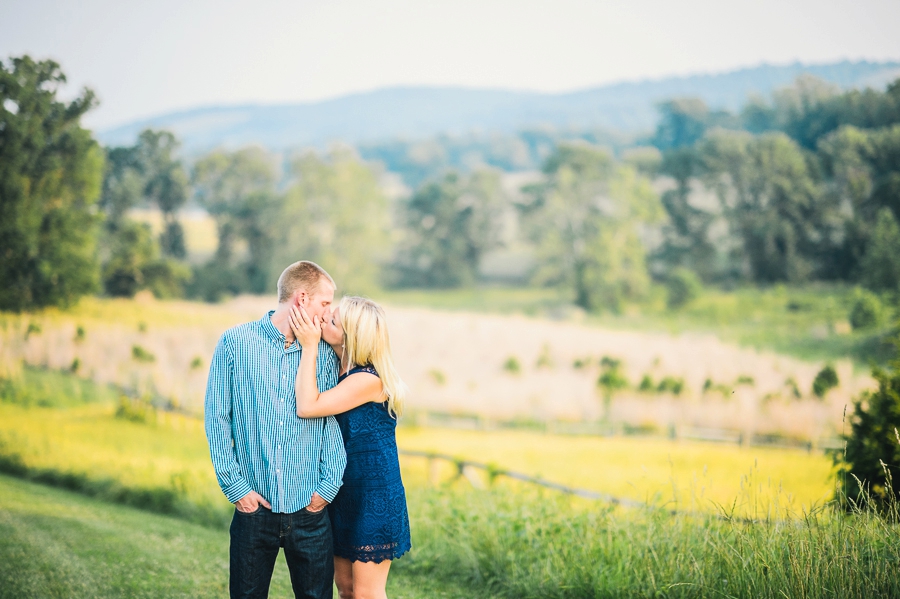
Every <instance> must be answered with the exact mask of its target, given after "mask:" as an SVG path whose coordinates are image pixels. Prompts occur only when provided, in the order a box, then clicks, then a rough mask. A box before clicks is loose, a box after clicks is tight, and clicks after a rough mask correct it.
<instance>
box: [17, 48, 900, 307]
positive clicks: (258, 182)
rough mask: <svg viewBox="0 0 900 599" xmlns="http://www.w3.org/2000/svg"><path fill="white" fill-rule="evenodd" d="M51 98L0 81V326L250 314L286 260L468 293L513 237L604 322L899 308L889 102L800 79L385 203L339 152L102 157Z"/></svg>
mask: <svg viewBox="0 0 900 599" xmlns="http://www.w3.org/2000/svg"><path fill="white" fill-rule="evenodd" d="M64 82H65V75H64V74H63V73H62V71H61V69H60V68H59V65H57V64H56V63H54V62H52V61H34V60H32V59H31V58H29V57H27V56H26V57H20V58H13V59H11V60H9V61H7V62H4V63H2V68H0V97H2V100H3V102H2V107H0V142H2V143H0V159H2V160H0V193H2V205H0V217H2V218H0V233H2V236H0V239H2V240H0V253H2V255H3V257H4V258H3V261H2V266H0V280H2V281H3V285H2V286H0V308H2V309H12V310H22V309H28V308H31V307H40V306H47V305H65V304H67V303H71V302H72V301H74V300H75V299H76V298H77V297H78V296H80V295H83V294H86V293H96V292H102V293H105V294H107V295H111V296H132V295H134V294H135V293H137V292H138V291H140V290H144V289H147V290H150V291H152V292H153V293H154V294H155V295H157V296H159V297H178V296H187V297H197V298H202V299H206V300H216V299H218V298H220V297H222V296H224V295H229V294H237V293H242V292H251V293H266V292H269V291H271V289H270V288H271V287H272V281H273V280H274V279H275V277H277V274H278V272H280V269H281V267H283V265H284V264H286V263H289V262H291V261H293V260H296V259H299V258H307V259H312V260H316V261H318V262H320V263H322V264H323V265H326V266H327V268H328V269H329V271H330V272H332V273H333V274H334V276H335V278H336V279H338V280H339V281H340V282H341V285H342V290H344V291H351V292H367V291H370V290H372V289H375V288H378V287H386V286H407V287H439V288H448V287H459V286H466V285H472V284H474V283H476V282H478V281H479V279H480V277H481V274H480V273H481V272H482V266H483V263H484V260H485V257H486V256H488V255H490V253H491V252H493V251H495V250H497V249H498V248H500V247H501V246H502V245H503V244H504V243H505V242H508V241H509V234H508V230H509V225H510V222H512V223H513V225H514V226H513V227H512V229H513V231H514V235H515V236H516V238H517V239H518V243H521V244H524V245H526V246H527V247H528V248H529V251H530V254H531V270H530V275H529V277H530V279H529V280H530V282H531V283H532V284H540V285H556V286H563V287H566V288H569V289H571V290H572V293H573V300H574V302H575V303H576V304H578V305H580V306H582V307H584V308H586V309H589V310H618V309H620V308H621V307H622V305H623V304H624V303H627V302H629V301H634V300H639V299H641V298H642V297H644V296H646V294H647V291H648V289H649V288H650V285H651V284H652V283H653V281H658V282H667V283H668V284H669V286H670V291H671V292H672V297H673V298H675V299H674V300H673V304H677V303H678V301H679V300H678V297H689V296H690V294H691V293H692V292H691V289H692V286H696V285H699V284H701V282H702V283H706V284H722V283H728V282H741V281H743V282H750V283H756V284H767V283H771V282H779V281H785V282H804V281H811V280H841V281H852V282H857V283H860V284H863V285H865V286H867V287H870V288H872V289H875V290H888V291H898V290H900V225H898V222H900V81H898V82H895V83H894V84H893V85H891V86H889V87H888V89H887V90H886V91H878V90H871V89H868V90H864V91H858V90H852V91H847V92H841V91H839V90H836V89H833V88H831V87H829V86H827V85H826V84H824V83H823V82H821V81H818V80H814V79H810V78H801V79H798V80H797V82H796V83H795V84H794V85H793V86H791V87H789V88H786V89H784V90H781V91H779V92H777V93H776V94H775V95H774V96H773V98H772V99H771V101H768V102H766V101H763V100H762V99H758V98H753V99H751V100H750V101H749V102H748V103H747V105H746V106H745V107H744V109H743V110H742V111H740V113H738V114H731V113H728V112H724V111H716V110H711V109H709V108H708V107H706V106H705V105H704V104H703V103H702V102H700V101H699V100H696V99H690V98H682V99H673V100H670V101H667V102H664V103H662V104H660V106H659V108H660V120H659V124H658V127H657V129H656V131H655V132H654V134H653V135H652V136H650V137H648V138H647V139H646V140H644V142H643V144H641V147H632V148H630V149H622V148H619V149H618V150H617V151H613V150H611V149H608V148H604V147H602V146H601V145H599V144H597V143H591V141H595V142H596V141H599V140H593V139H586V138H585V136H582V138H580V139H570V140H561V139H555V140H553V144H552V145H549V146H547V147H546V148H544V149H543V150H541V156H542V157H543V158H542V159H543V164H542V170H541V176H540V177H539V178H537V179H536V180H535V182H533V183H531V184H529V185H526V186H525V187H522V188H520V189H516V190H510V189H508V188H507V187H508V186H507V185H505V184H504V179H503V174H502V173H501V172H500V171H499V170H495V169H489V168H476V169H474V170H472V171H470V172H460V171H458V170H453V169H448V170H445V171H444V172H442V173H438V174H434V173H432V174H431V175H429V176H424V175H423V176H422V179H421V183H420V184H419V185H418V186H417V187H416V189H415V190H413V191H412V192H411V193H410V194H409V195H408V197H401V198H396V197H389V196H388V195H387V194H386V193H385V191H384V186H383V185H382V182H381V175H382V173H381V172H380V171H379V167H377V166H373V164H372V163H368V162H365V161H364V160H363V159H362V158H360V156H359V154H358V153H357V152H356V151H355V150H353V149H351V148H346V147H335V148H333V149H332V150H330V151H329V152H326V153H317V152H312V151H308V152H298V153H295V154H291V155H288V156H275V155H272V154H269V153H268V152H266V151H265V150H263V149H261V148H257V147H249V148H243V149H238V150H224V149H219V150H215V151H212V152H210V153H208V154H206V155H203V156H200V157H198V158H196V159H194V160H192V161H191V162H190V163H187V162H186V161H185V160H184V159H183V158H182V157H181V156H180V154H179V151H178V147H179V144H178V140H177V139H176V137H175V136H174V135H172V134H171V133H169V132H165V131H153V130H147V131H144V132H143V133H141V134H140V136H139V137H138V139H137V140H136V141H135V144H134V145H132V146H126V147H109V148H102V147H100V145H99V144H98V143H97V142H96V141H95V140H94V139H93V138H92V136H91V134H90V132H89V131H87V130H85V129H83V128H82V127H81V125H80V118H81V116H83V115H84V114H85V113H86V112H87V111H88V110H90V109H91V108H92V107H93V106H94V105H95V100H94V95H93V93H92V92H90V90H84V91H83V92H82V94H81V95H80V96H78V97H77V98H76V99H75V100H73V101H71V102H69V103H64V102H61V101H59V100H58V99H57V97H56V91H57V89H58V88H59V86H60V85H61V84H63V83H64ZM588 137H589V136H588ZM535 139H537V138H535ZM542 139H543V138H542ZM546 141H547V140H543V141H541V143H542V144H544V145H545V146H546V145H547V144H546V143H545V142H546ZM535 147H537V146H535ZM541 147H544V146H541ZM188 205H192V206H194V205H195V206H199V207H201V208H203V209H204V210H205V211H206V212H208V213H209V215H210V216H211V217H212V218H213V219H214V221H215V223H216V230H217V246H216V249H215V252H214V254H213V255H212V256H211V257H210V258H209V259H208V260H206V261H204V262H197V261H196V259H194V260H193V261H191V259H190V258H191V257H190V256H188V255H187V251H186V242H185V231H184V227H183V225H182V223H181V222H180V220H179V214H180V213H181V211H182V210H183V209H184V208H185V207H186V206H188ZM136 207H145V208H146V207H153V208H155V209H157V210H158V211H159V213H160V214H161V218H162V230H161V232H160V233H159V234H158V235H154V234H153V233H152V232H151V229H150V227H149V226H148V225H146V224H144V223H141V222H138V221H137V220H135V219H133V218H132V217H131V216H130V215H131V211H132V210H133V209H134V208H136ZM504 231H506V232H504ZM679 294H680V295H679Z"/></svg>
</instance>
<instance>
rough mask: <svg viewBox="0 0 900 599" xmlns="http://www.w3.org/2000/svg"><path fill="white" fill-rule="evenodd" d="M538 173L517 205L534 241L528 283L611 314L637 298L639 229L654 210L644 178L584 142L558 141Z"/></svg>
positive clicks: (640, 284)
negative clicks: (567, 290)
mask: <svg viewBox="0 0 900 599" xmlns="http://www.w3.org/2000/svg"><path fill="white" fill-rule="evenodd" d="M544 172H545V174H546V176H547V180H546V182H545V183H542V184H539V185H534V186H532V187H530V188H529V189H528V190H527V191H528V192H529V196H530V197H529V200H528V201H527V202H526V203H524V204H523V205H522V206H521V209H522V213H523V216H524V218H525V220H526V226H527V230H528V235H529V237H530V239H531V240H532V241H533V242H534V243H535V244H536V246H537V247H536V253H537V260H538V266H537V271H536V273H535V281H536V282H538V283H543V284H560V283H562V284H566V285H570V286H571V287H572V288H573V289H574V291H575V304H576V305H578V306H580V307H582V308H585V309H588V310H598V311H601V310H612V311H618V310H619V309H621V307H622V304H623V302H624V301H625V300H627V299H636V298H639V297H641V296H642V295H643V294H644V293H645V292H646V290H647V286H648V284H649V276H648V273H647V267H646V263H645V249H644V245H643V243H642V241H641V238H640V234H639V233H640V231H639V228H640V227H641V226H642V225H645V224H647V223H651V222H653V221H654V220H656V219H657V218H658V217H659V216H660V213H661V210H660V206H659V199H658V197H657V196H656V194H655V193H654V192H653V190H652V188H651V187H650V185H649V182H648V181H647V180H646V179H644V178H643V177H641V176H640V175H638V174H637V172H636V171H635V170H634V169H633V168H632V167H628V166H622V165H618V164H616V163H615V162H614V161H613V159H612V157H611V156H610V155H609V154H608V153H607V152H605V151H603V150H600V149H598V148H594V147H591V146H587V145H562V146H560V147H559V148H557V150H556V152H554V153H553V154H552V155H551V156H550V157H549V158H548V159H547V162H546V164H545V166H544Z"/></svg>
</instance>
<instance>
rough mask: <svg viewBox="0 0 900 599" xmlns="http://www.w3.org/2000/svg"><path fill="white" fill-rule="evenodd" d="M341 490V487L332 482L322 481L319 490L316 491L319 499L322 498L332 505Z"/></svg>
mask: <svg viewBox="0 0 900 599" xmlns="http://www.w3.org/2000/svg"><path fill="white" fill-rule="evenodd" d="M340 488H341V487H340V485H338V486H334V485H333V484H331V483H330V482H328V481H325V480H322V481H319V488H318V489H316V493H318V494H319V497H321V498H322V499H324V500H325V501H327V502H328V503H332V502H333V501H334V498H335V497H337V494H338V491H339V490H340Z"/></svg>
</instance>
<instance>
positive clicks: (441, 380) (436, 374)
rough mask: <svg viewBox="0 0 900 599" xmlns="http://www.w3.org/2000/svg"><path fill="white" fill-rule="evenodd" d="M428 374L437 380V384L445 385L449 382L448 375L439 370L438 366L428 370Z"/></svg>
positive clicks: (433, 379)
mask: <svg viewBox="0 0 900 599" xmlns="http://www.w3.org/2000/svg"><path fill="white" fill-rule="evenodd" d="M428 376H430V377H431V380H432V381H434V382H435V384H437V385H440V386H443V385H445V384H446V383H447V377H446V375H444V373H443V372H441V371H440V370H438V369H437V368H432V369H431V370H429V371H428Z"/></svg>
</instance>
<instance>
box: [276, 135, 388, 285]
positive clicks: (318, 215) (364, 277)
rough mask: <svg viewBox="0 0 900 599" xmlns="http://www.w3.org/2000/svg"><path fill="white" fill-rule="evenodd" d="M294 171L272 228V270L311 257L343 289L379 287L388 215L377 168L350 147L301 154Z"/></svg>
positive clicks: (386, 251) (385, 249)
mask: <svg viewBox="0 0 900 599" xmlns="http://www.w3.org/2000/svg"><path fill="white" fill-rule="evenodd" d="M290 172H291V175H292V176H293V177H294V183H293V185H291V186H290V187H289V188H288V190H287V193H286V196H285V198H284V205H283V208H282V209H281V210H280V211H279V212H278V213H277V218H278V219H279V220H278V222H277V223H276V226H275V229H274V232H275V239H277V243H276V244H275V246H274V249H273V255H274V264H275V268H274V269H273V275H274V276H275V277H277V276H278V274H280V273H281V269H283V268H284V267H285V266H287V265H288V264H291V263H292V262H295V261H297V260H313V261H315V262H317V263H318V264H320V265H322V266H323V267H324V268H325V269H326V270H327V271H328V272H329V273H330V274H331V276H332V277H334V280H335V281H336V282H337V284H338V288H339V290H340V291H339V292H340V293H365V292H367V291H369V290H372V289H377V288H379V287H380V286H381V285H382V284H383V281H382V271H381V268H382V266H383V265H384V264H385V263H386V261H387V259H388V252H389V242H390V238H389V225H390V222H389V217H390V214H389V212H388V203H387V198H386V197H385V195H384V193H383V192H382V190H381V187H380V185H379V180H378V174H377V172H376V171H374V170H373V169H372V168H371V167H370V166H369V165H367V164H365V163H363V162H361V161H360V160H359V158H358V157H357V156H356V154H355V153H354V152H352V151H351V150H349V149H346V148H335V149H333V150H332V151H331V152H330V153H329V154H328V155H327V156H325V157H322V156H318V155H316V154H314V153H305V154H302V155H300V156H297V157H295V158H294V159H293V160H292V162H291V167H290ZM269 284H270V285H271V281H270V283H269Z"/></svg>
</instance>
